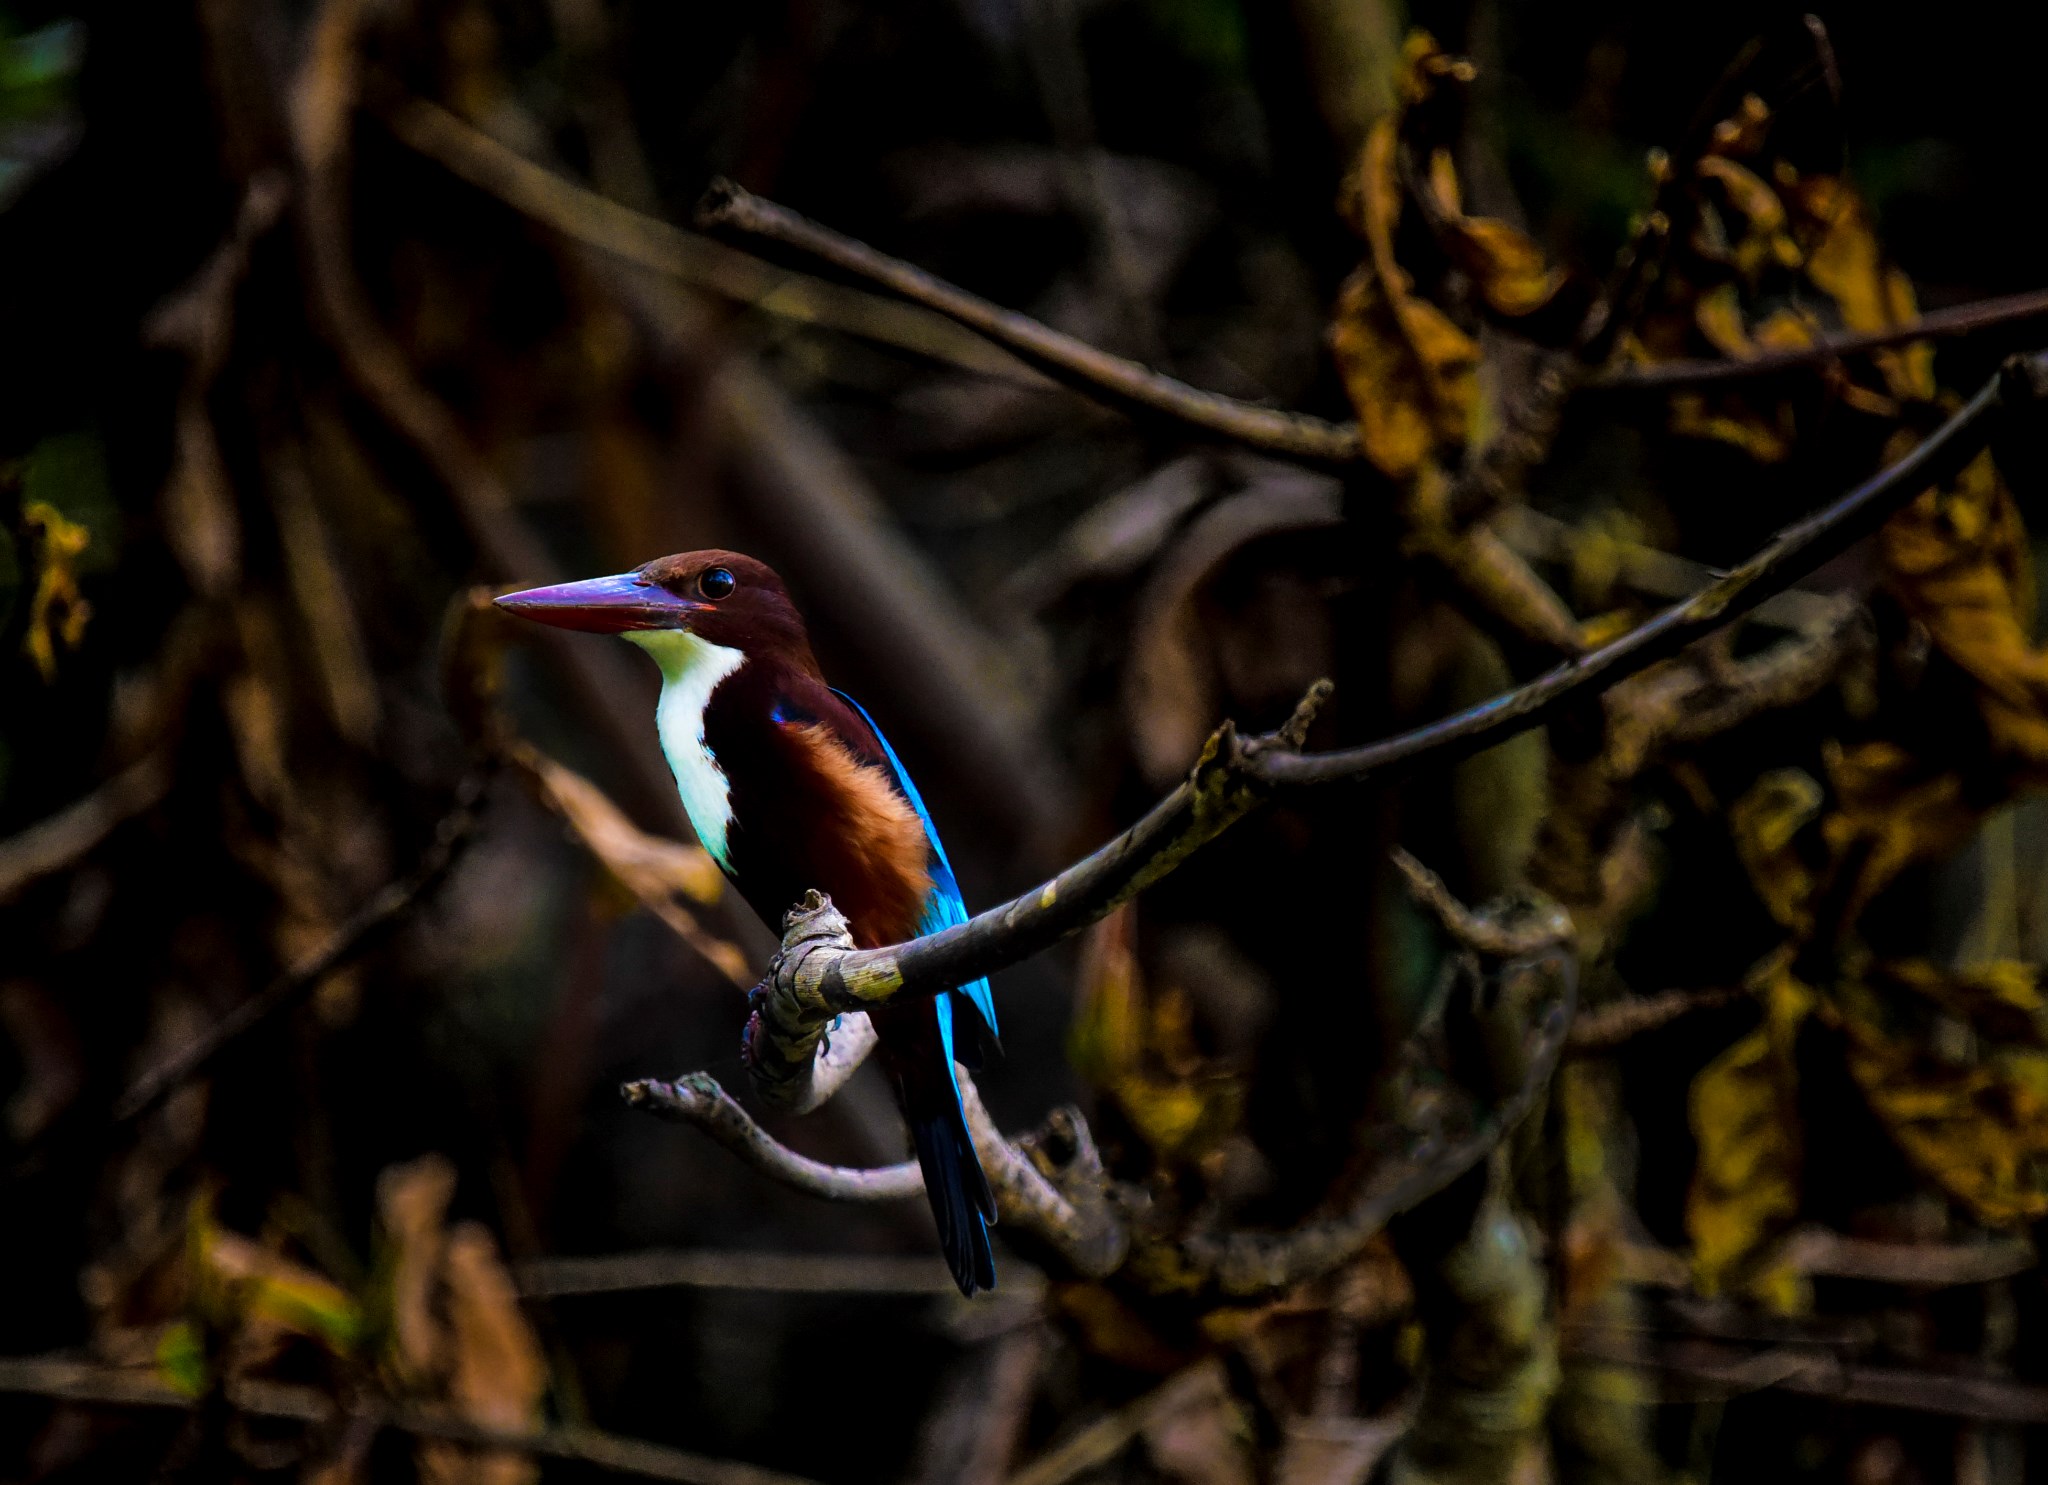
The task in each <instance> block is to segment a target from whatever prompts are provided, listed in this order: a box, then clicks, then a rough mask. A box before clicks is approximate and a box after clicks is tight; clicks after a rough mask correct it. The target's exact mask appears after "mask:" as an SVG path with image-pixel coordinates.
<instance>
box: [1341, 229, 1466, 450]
mask: <svg viewBox="0 0 2048 1485" xmlns="http://www.w3.org/2000/svg"><path fill="white" fill-rule="evenodd" d="M1396 273H1397V274H1399V270H1396ZM1399 281H1400V287H1399V289H1398V291H1397V292H1398V293H1400V294H1402V295H1406V294H1407V292H1408V288H1407V276H1406V275H1405V274H1399ZM1330 351H1331V354H1332V355H1333V356H1334V357H1335V359H1336V362H1337V370H1338V372H1339V373H1340V374H1341V375H1342V377H1343V379H1344V390H1345V391H1346V392H1347V393H1349V394H1350V397H1351V403H1352V406H1353V407H1354V408H1356V409H1357V411H1358V433H1359V441H1360V442H1361V443H1362V444H1363V445H1364V446H1365V452H1366V456H1367V457H1368V458H1370V459H1371V460H1372V462H1373V463H1374V464H1375V465H1376V466H1378V468H1379V469H1380V471H1381V472H1382V473H1383V474H1386V475H1387V476H1388V477H1389V478H1392V479H1400V480H1405V479H1408V478H1410V477H1412V476H1413V475H1414V474H1415V473H1416V471H1417V470H1419V469H1420V468H1421V467H1422V465H1423V463H1424V461H1426V460H1427V459H1428V458H1429V457H1430V455H1431V453H1433V452H1434V451H1435V450H1436V449H1437V447H1438V446H1439V445H1442V444H1451V445H1455V444H1462V443H1463V442H1464V441H1465V438H1466V435H1467V432H1468V430H1469V427H1470V420H1471V418H1472V416H1473V413H1474V410H1475V409H1476V407H1477V405H1478V400H1479V399H1478V393H1479V382H1478V367H1479V347H1478V345H1477V344H1476V343H1475V342H1474V341H1473V340H1472V338H1471V337H1470V336H1468V335H1466V334H1465V332H1464V331H1462V330H1460V329H1459V328H1458V327H1457V326H1456V325H1454V324H1452V323H1451V321H1450V320H1449V318H1447V317H1446V316H1445V315H1444V313H1443V312H1442V311H1441V310H1439V309H1437V308H1436V306H1434V305H1432V304H1428V303H1426V302H1424V301H1422V300H1416V299H1411V300H1410V302H1409V308H1408V312H1407V315H1406V324H1405V325H1404V323H1403V321H1402V319H1401V318H1400V317H1398V316H1397V314H1396V312H1395V306H1394V301H1393V299H1392V298H1391V297H1390V296H1389V295H1388V293H1387V291H1386V289H1385V287H1384V285H1383V284H1382V282H1381V280H1380V277H1379V274H1378V273H1377V272H1376V271H1375V270H1374V268H1373V267H1372V265H1370V264H1367V265H1365V266H1363V267H1361V268H1359V269H1358V270H1357V271H1356V272H1355V273H1353V274H1352V275H1351V277H1350V278H1348V279H1347V280H1345V283H1344V287H1343V289H1342V291H1341V292H1340V293H1339V294H1338V296H1337V310H1336V315H1335V318H1334V320H1333V321H1332V323H1331V326H1330Z"/></svg>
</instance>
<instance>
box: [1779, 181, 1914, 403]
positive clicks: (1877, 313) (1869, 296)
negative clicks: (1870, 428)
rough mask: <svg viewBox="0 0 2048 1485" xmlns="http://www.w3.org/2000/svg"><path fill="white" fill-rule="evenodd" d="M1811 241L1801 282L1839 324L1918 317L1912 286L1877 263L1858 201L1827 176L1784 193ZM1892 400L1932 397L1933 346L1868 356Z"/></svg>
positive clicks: (1880, 325)
mask: <svg viewBox="0 0 2048 1485" xmlns="http://www.w3.org/2000/svg"><path fill="white" fill-rule="evenodd" d="M1790 194H1791V197H1792V199H1793V201H1794V202H1795V203H1796V204H1797V205H1798V206H1799V208H1800V209H1801V211H1802V212H1803V214H1804V215H1805V217H1806V220H1807V230H1808V231H1809V233H1811V234H1813V235H1814V242H1813V246H1812V248H1811V250H1810V251H1809V252H1808V253H1807V258H1806V276H1807V277H1808V278H1809V279H1811V280H1812V281H1813V284H1814V287H1816V288H1818V289H1820V290H1821V291H1822V292H1823V293H1825V294H1826V295H1827V296H1828V297H1829V298H1830V299H1833V300H1834V301H1835V307H1836V309H1837V311H1838V312H1839V313H1840V314H1841V316H1842V324H1843V325H1844V326H1845V327H1847V328H1848V329H1850V330H1855V331H1862V332H1869V331H1876V330H1890V329H1894V328H1896V327H1898V326H1901V325H1910V324H1912V323H1913V322H1914V321H1915V320H1917V319H1918V318H1919V317H1920V311H1919V307H1918V305H1917V304H1916V303H1915V300H1914V295H1913V285H1912V281H1911V280H1910V279H1908V278H1907V277H1906V275H1905V274H1903V273H1902V272H1900V271H1899V270H1898V269H1897V268H1894V267H1892V266H1891V265H1889V264H1887V263H1886V262H1885V260H1884V250H1883V248H1882V247H1881V246H1880V245H1879V244H1878V240H1877V233H1876V231H1875V230H1874V229H1873V228H1872V226H1871V222H1870V213H1869V211H1868V210H1867V209H1866V208H1865V207H1864V204H1863V198H1862V197H1861V196H1859V195H1858V194H1857V193H1856V191H1855V189H1854V188H1853V187H1851V186H1850V185H1849V184H1848V183H1847V182H1845V181H1841V180H1838V179H1836V178H1834V177H1832V176H1808V177H1806V178H1805V179H1803V180H1801V181H1799V182H1798V184H1797V185H1796V186H1795V187H1792V188H1791V191H1790ZM1874 359H1875V360H1876V361H1877V364H1878V369H1879V370H1880V371H1882V372H1883V373H1884V379H1885V384H1886V386H1888V387H1889V388H1890V390H1891V393H1892V395H1893V396H1894V397H1902V398H1908V399H1911V400H1915V401H1921V402H1925V401H1929V400H1931V399H1932V398H1933V396H1934V348H1933V347H1932V346H1931V345H1928V344H1926V343H1925V342H1922V343H1920V344H1918V345H1913V346H1907V347H1904V348H1901V349H1895V350H1885V351H1878V352H1875V353H1874Z"/></svg>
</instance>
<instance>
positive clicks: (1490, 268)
mask: <svg viewBox="0 0 2048 1485" xmlns="http://www.w3.org/2000/svg"><path fill="white" fill-rule="evenodd" d="M1445 236H1446V238H1447V241H1446V242H1445V247H1446V249H1447V250H1448V251H1449V252H1450V254H1451V256H1452V258H1453V259H1454V260H1455V261H1456V263H1457V264H1458V266H1459V267H1460V268H1462V269H1464V270H1465V272H1467V273H1469V274H1470V275H1471V276H1472V282H1473V283H1474V284H1476V285H1477V286H1478V289H1479V292H1480V294H1481V295H1482V296H1483V297H1484V298H1485V300H1486V302H1487V303H1488V304H1489V305H1491V306H1492V307H1493V309H1494V310H1495V312H1496V313H1499V314H1504V315H1509V316H1514V317H1519V316H1522V315H1527V314H1533V313H1535V312H1536V311H1537V310H1539V309H1541V308H1543V306H1544V305H1546V304H1548V303H1549V302H1550V301H1551V300H1552V299H1553V298H1555V297H1556V295H1557V291H1558V290H1559V289H1561V288H1563V287H1564V282H1565V273H1564V270H1563V269H1561V268H1557V267H1554V266H1552V265H1551V264H1549V263H1547V262H1545V261H1544V257H1543V249H1542V248H1540V247H1538V246H1537V245H1536V241H1535V239H1534V238H1532V237H1530V236H1529V235H1528V234H1527V233H1526V232H1523V231H1522V230H1521V229H1520V228H1517V227H1511V226H1509V225H1508V224H1507V223H1506V222H1502V221H1498V220H1496V219H1494V218H1492V217H1467V216H1458V217H1454V218H1453V219H1452V220H1451V221H1450V222H1449V223H1448V224H1447V230H1446V233H1445Z"/></svg>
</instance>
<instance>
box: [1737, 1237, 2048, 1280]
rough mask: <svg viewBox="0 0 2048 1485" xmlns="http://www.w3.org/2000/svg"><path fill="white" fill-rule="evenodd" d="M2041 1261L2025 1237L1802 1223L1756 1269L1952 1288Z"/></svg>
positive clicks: (2013, 1275) (2000, 1276) (2005, 1275)
mask: <svg viewBox="0 0 2048 1485" xmlns="http://www.w3.org/2000/svg"><path fill="white" fill-rule="evenodd" d="M2039 1262H2040V1256H2039V1254H2037V1253H2036V1252H2035V1251H2034V1245H2033V1244H2032V1243H2031V1242H2029V1241H2027V1239H2025V1238H2023V1237H2014V1238H1992V1239H1990V1240H1988V1241H1985V1242H1977V1243H1883V1242H1876V1241H1874V1240H1872V1239H1870V1238H1858V1237H1850V1236H1849V1235H1848V1234H1846V1233H1840V1232H1833V1231H1830V1230H1829V1229H1828V1228H1825V1227H1801V1228H1798V1229H1796V1230H1795V1231H1793V1232H1791V1233H1789V1234H1787V1235H1786V1237H1785V1239H1784V1240H1783V1241H1782V1242H1781V1243H1779V1244H1778V1246H1777V1247H1776V1248H1775V1249H1774V1250H1773V1251H1772V1252H1771V1253H1770V1254H1769V1256H1768V1257H1766V1258H1764V1259H1762V1260H1760V1261H1759V1263H1758V1265H1757V1271H1758V1272H1759V1273H1768V1272H1770V1271H1771V1270H1773V1269H1778V1268H1789V1269H1792V1270H1793V1271H1795V1272H1797V1273H1802V1274H1812V1275H1814V1276H1816V1277H1825V1278H1830V1279H1861V1280H1864V1281H1866V1282H1869V1283H1873V1284H1903V1285H1905V1286H1907V1287H1909V1288H1915V1289H1947V1288H1951V1287H1954V1286H1957V1285H1970V1284H1994V1283H1997V1282H1998V1281H1999V1280H2000V1279H2011V1278H2016V1277H2018V1276H2019V1275H2020V1274H2023V1273H2026V1272H2028V1271H2029V1270H2031V1269H2033V1268H2034V1267H2035V1266H2036V1265H2037V1264H2038V1263H2039Z"/></svg>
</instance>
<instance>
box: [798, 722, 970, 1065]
mask: <svg viewBox="0 0 2048 1485" xmlns="http://www.w3.org/2000/svg"><path fill="white" fill-rule="evenodd" d="M832 694H833V695H834V696H837V697H838V698H839V699H840V700H841V701H843V702H845V703H846V704H847V705H848V706H850V707H852V708H853V709H854V710H855V711H856V712H859V713H860V718H861V720H862V721H863V722H865V723H867V724H868V731H870V732H872V733H874V735H875V741H877V742H879V743H880V744H881V745H882V754H883V756H884V757H886V758H887V759H888V760H889V771H890V772H891V773H892V774H894V775H895V776H896V787H897V788H899V789H901V790H902V791H903V797H904V798H905V799H907V800H909V801H910V807H911V808H912V809H914V810H916V811H917V817H918V819H920V820H922V821H924V838H925V841H926V843H927V844H928V845H930V847H931V860H930V863H929V869H930V871H931V876H932V891H931V896H929V897H927V898H926V899H925V903H924V916H923V917H922V918H920V919H919V920H918V924H917V931H918V932H919V933H937V932H938V931H939V930H940V929H941V928H951V927H952V926H953V925H954V924H955V923H965V922H966V921H967V904H966V902H965V901H963V900H962V899H961V896H960V883H959V882H958V881H957V880H956V879H955V878H954V876H953V863H952V862H950V861H948V860H947V859H946V848H945V847H944V846H943V845H941V844H940V843H939V827H938V826H936V825H934V824H933V823H932V814H931V811H930V810H928V809H926V808H925V807H924V798H923V796H922V795H920V794H919V793H918V792H917V785H916V784H914V783H912V782H911V781H910V772H909V770H908V769H906V768H904V766H903V760H902V759H901V758H898V757H897V756H896V750H895V749H894V748H892V747H891V746H889V739H888V737H887V736H886V735H884V733H883V732H882V729H881V728H879V727H877V726H876V725H875V719H874V718H873V717H871V716H869V715H868V713H867V708H866V707H864V706H862V705H861V704H860V703H859V702H858V701H855V700H854V699H853V698H852V697H851V696H848V695H847V694H846V693H845V692H844V691H837V690H835V691H834V692H833V693H832ZM958 993H959V994H961V995H964V996H966V997H967V999H968V1000H969V1001H970V1002H972V1004H973V1006H974V1008H975V1010H977V1011H979V1012H980V1013H981V1019H982V1020H983V1021H984V1022H986V1023H987V1025H988V1029H989V1034H990V1035H991V1036H994V1035H998V1034H999V1033H998V1032H997V1031H996V1002H995V996H994V994H993V993H992V992H991V991H990V990H989V987H988V981H987V980H976V981H975V982H974V983H973V984H971V985H962V986H961V987H960V989H959V992H958ZM950 1022H951V1018H950V1017H947V1018H943V1019H942V1020H941V1025H942V1026H943V1027H944V1029H945V1031H946V1032H947V1041H948V1042H949V1043H950V1042H951V1040H952V1037H951V1032H952V1026H951V1024H950Z"/></svg>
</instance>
